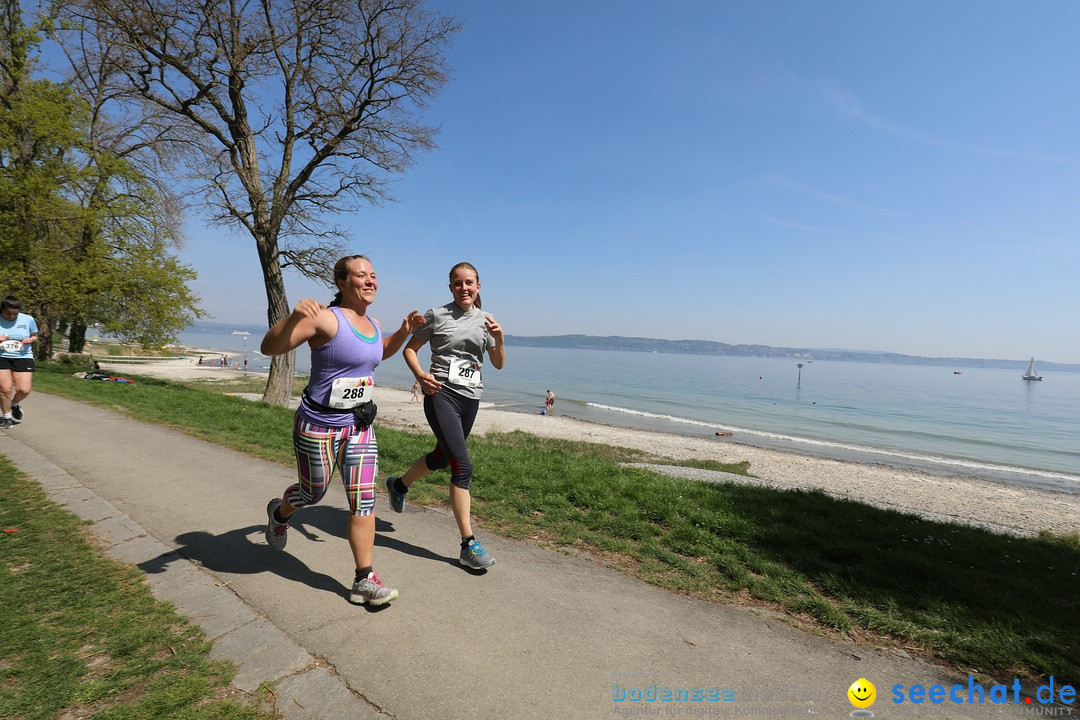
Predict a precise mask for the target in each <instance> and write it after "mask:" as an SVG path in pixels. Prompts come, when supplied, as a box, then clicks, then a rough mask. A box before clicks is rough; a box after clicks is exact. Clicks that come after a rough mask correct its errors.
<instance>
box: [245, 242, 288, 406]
mask: <svg viewBox="0 0 1080 720" xmlns="http://www.w3.org/2000/svg"><path fill="white" fill-rule="evenodd" d="M255 244H256V246H257V247H258V250H259V263H260V264H261V265H262V271H263V284H264V285H265V287H266V315H267V320H268V321H269V325H267V327H268V328H269V327H273V326H274V325H276V324H277V323H278V322H279V321H280V320H281V319H282V318H284V317H286V316H287V315H288V314H289V313H290V312H292V309H291V308H290V307H289V298H288V296H287V295H286V294H285V278H284V276H282V274H281V263H280V262H279V261H278V253H277V242H276V238H265V239H258V238H257V239H256V243H255ZM295 369H296V351H295V350H293V351H291V352H287V353H285V354H284V355H277V356H275V357H274V359H273V360H271V361H270V376H269V377H268V378H267V380H266V390H265V391H264V392H263V397H262V399H263V402H268V403H271V404H273V405H282V406H288V404H289V398H290V397H291V396H292V381H293V373H294V372H295Z"/></svg>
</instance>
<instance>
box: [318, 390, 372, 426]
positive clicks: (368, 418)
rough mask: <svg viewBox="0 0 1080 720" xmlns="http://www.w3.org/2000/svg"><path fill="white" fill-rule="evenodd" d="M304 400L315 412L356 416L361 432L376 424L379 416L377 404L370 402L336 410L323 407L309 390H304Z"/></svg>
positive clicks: (327, 406) (326, 406)
mask: <svg viewBox="0 0 1080 720" xmlns="http://www.w3.org/2000/svg"><path fill="white" fill-rule="evenodd" d="M304 400H305V401H306V402H307V404H308V405H310V406H311V408H312V409H313V410H318V411H319V412H321V413H332V414H334V415H344V414H345V413H351V414H352V415H355V416H356V424H357V425H359V426H360V429H361V430H367V429H368V428H369V427H371V424H372V423H373V422H375V415H376V414H378V412H379V408H378V406H377V405H375V402H374V401H372V400H368V401H367V402H366V403H363V404H362V405H357V406H356V407H352V408H335V407H330V406H329V405H323V404H322V403H321V402H316V401H315V400H314V399H313V398H312V397H311V395H310V394H309V393H308V389H307V388H304Z"/></svg>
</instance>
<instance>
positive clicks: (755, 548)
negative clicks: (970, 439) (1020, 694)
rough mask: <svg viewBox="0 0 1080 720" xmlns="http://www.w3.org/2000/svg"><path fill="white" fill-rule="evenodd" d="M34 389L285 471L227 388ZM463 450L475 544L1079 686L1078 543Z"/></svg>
mask: <svg viewBox="0 0 1080 720" xmlns="http://www.w3.org/2000/svg"><path fill="white" fill-rule="evenodd" d="M35 387H37V388H38V389H39V390H42V391H45V392H54V393H57V394H63V395H66V396H68V397H76V398H79V399H84V400H89V401H92V402H96V403H99V404H103V405H105V406H107V407H114V408H116V409H118V410H120V411H121V412H125V413H128V414H130V415H132V416H133V417H138V418H140V419H143V420H148V421H151V422H159V423H163V424H166V425H169V426H171V427H175V428H177V429H179V430H182V431H184V432H187V433H190V434H192V435H196V436H198V437H205V438H206V439H207V440H211V441H213V442H219V443H227V444H229V445H230V446H232V447H236V448H238V449H241V450H244V451H246V452H250V453H252V454H255V455H258V456H259V457H263V458H267V459H270V460H275V461H278V462H282V463H283V464H288V465H291V464H292V462H293V459H292V452H291V435H290V432H291V423H290V418H291V415H292V413H291V411H288V410H286V409H284V408H279V407H273V406H269V405H265V404H262V403H251V402H247V401H243V400H240V399H238V398H231V397H227V396H224V395H222V394H220V392H219V391H220V387H219V388H218V390H219V391H218V392H214V391H210V390H208V389H207V388H200V387H194V386H192V385H191V384H188V385H186V386H185V385H175V384H169V383H165V382H162V381H156V380H153V379H146V380H142V379H140V381H139V382H138V383H137V384H135V385H118V384H113V383H100V382H88V381H82V380H71V379H69V378H66V377H64V376H63V375H62V374H60V373H59V372H57V371H55V370H51V369H48V368H43V371H42V372H39V373H37V374H36V375H35ZM379 444H380V465H381V467H382V469H383V471H384V472H389V473H398V472H401V471H403V470H404V469H405V468H406V466H408V465H409V464H410V463H411V462H412V461H413V460H414V459H415V458H416V457H417V456H418V455H419V454H420V453H422V452H426V451H427V450H429V449H430V447H431V439H430V437H429V436H427V435H423V434H416V433H408V432H401V431H395V430H393V429H390V428H386V427H381V428H380V429H379ZM470 451H471V452H472V454H473V459H474V463H475V465H476V472H475V475H474V485H473V498H474V502H473V513H474V516H475V517H476V518H477V520H479V523H480V525H481V526H482V527H484V528H485V529H488V530H492V531H497V532H499V533H501V534H504V535H506V536H509V537H514V538H522V539H531V540H533V541H539V542H543V543H548V544H550V545H552V546H555V547H558V548H564V549H570V550H571V551H575V552H576V551H585V552H589V553H592V554H594V555H596V556H598V557H599V558H600V559H601V560H603V561H605V562H607V563H610V564H611V565H613V566H615V567H618V568H620V569H622V570H623V571H625V572H628V573H631V574H633V575H635V576H637V577H640V578H643V579H645V580H647V581H649V582H651V583H654V584H657V585H660V586H662V587H665V588H669V589H671V590H674V591H676V592H682V593H687V594H690V595H693V596H695V597H698V598H702V599H705V600H709V601H714V602H732V601H735V602H741V603H750V604H757V605H765V606H768V607H774V608H779V609H783V610H785V611H786V612H788V613H790V614H792V615H793V616H795V617H796V618H799V619H801V620H803V621H805V622H809V623H811V624H812V625H813V626H814V627H817V628H819V629H821V630H822V631H825V632H832V633H842V634H849V635H853V636H856V637H859V638H867V639H869V640H870V641H873V642H877V643H886V644H897V645H902V646H904V647H907V648H909V649H916V650H919V651H925V652H928V653H932V654H934V655H936V656H938V657H940V658H943V659H945V660H948V661H950V662H952V663H954V664H956V665H958V666H959V667H960V668H961V669H962V670H963V671H964V672H973V673H975V674H983V675H986V676H989V677H993V676H998V677H1008V676H1012V675H1020V676H1022V677H1041V676H1046V675H1050V674H1053V675H1054V676H1055V678H1056V681H1058V682H1062V683H1067V682H1071V683H1073V684H1076V683H1077V681H1080V633H1077V632H1076V618H1077V617H1080V538H1077V537H1068V538H1061V537H1053V536H1050V535H1044V536H1041V537H1038V538H1014V537H1008V536H1002V535H996V534H993V533H990V532H987V531H983V530H979V529H974V528H968V527H963V526H958V525H949V524H943V523H937V522H931V521H928V520H923V519H920V518H917V517H915V516H910V515H904V514H901V513H897V512H892V511H885V510H879V509H876V508H872V507H869V506H866V505H862V504H859V503H855V502H850V501H844V500H837V499H834V498H830V497H828V496H826V495H824V494H822V493H819V492H798V491H780V490H774V489H770V488H761V487H749V486H742V485H737V484H734V483H717V484H714V483H698V482H692V481H689V480H682V479H677V478H671V477H667V476H662V475H658V474H656V473H653V472H650V471H647V470H644V469H641V468H634V467H628V466H626V465H625V464H624V463H626V462H641V461H649V460H656V458H650V457H648V456H646V454H644V453H641V452H637V451H632V450H625V449H620V448H610V447H604V446H599V445H592V444H589V443H570V442H565V441H556V440H550V439H542V438H538V437H534V436H531V435H527V434H524V433H511V434H504V435H496V436H490V437H485V438H479V437H477V438H472V439H471V440H470ZM710 467H711V466H710ZM723 469H726V470H728V471H731V472H743V473H745V472H747V469H748V468H747V466H746V465H745V464H736V465H734V466H725V467H724V468H723ZM749 469H750V470H752V468H749ZM446 485H447V483H446V474H445V472H444V473H440V474H436V475H434V476H433V477H432V478H431V479H429V480H427V481H425V482H423V483H419V484H417V485H414V486H413V489H412V491H411V492H410V495H409V499H410V502H415V503H419V504H432V503H444V502H446V498H447V495H448V493H447V487H446Z"/></svg>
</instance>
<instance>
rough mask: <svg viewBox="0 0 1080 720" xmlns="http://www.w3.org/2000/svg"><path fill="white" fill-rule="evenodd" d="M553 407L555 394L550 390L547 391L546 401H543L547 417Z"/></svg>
mask: <svg viewBox="0 0 1080 720" xmlns="http://www.w3.org/2000/svg"><path fill="white" fill-rule="evenodd" d="M554 407H555V393H553V392H551V391H550V390H548V391H547V399H546V400H544V410H545V411H546V412H547V414H548V415H550V414H551V411H552V409H553V408H554Z"/></svg>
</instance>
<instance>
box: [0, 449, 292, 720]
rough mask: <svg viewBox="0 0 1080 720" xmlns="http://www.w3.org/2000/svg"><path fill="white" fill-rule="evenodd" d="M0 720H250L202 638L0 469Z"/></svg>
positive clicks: (253, 714)
mask: <svg viewBox="0 0 1080 720" xmlns="http://www.w3.org/2000/svg"><path fill="white" fill-rule="evenodd" d="M0 492H2V494H3V497H4V503H3V504H0V528H3V529H5V530H7V529H16V530H17V532H12V533H7V532H5V533H3V534H0V717H5V718H22V719H24V720H37V719H38V718H40V719H42V720H45V719H46V718H54V717H56V716H57V715H58V714H59V712H60V711H61V710H65V709H66V710H67V711H68V714H69V716H70V717H90V716H91V715H93V717H94V718H100V719H102V720H105V719H108V720H121V719H127V718H130V719H131V720H156V719H160V720H175V719H187V718H190V719H192V720H195V719H205V720H256V719H257V718H271V717H272V716H271V715H269V714H266V713H261V712H260V711H259V710H258V709H257V707H256V706H255V705H254V704H253V703H251V702H237V701H236V700H234V699H230V697H229V696H230V695H231V694H232V692H233V691H232V690H231V688H230V685H229V682H230V680H231V678H232V674H233V670H232V668H231V666H230V665H228V664H227V663H221V662H215V661H212V660H210V659H209V656H208V653H209V650H210V645H209V643H208V642H207V641H206V638H205V636H204V635H203V634H202V632H201V631H200V630H199V629H197V628H195V627H193V626H191V625H189V624H188V623H187V621H186V620H185V619H184V618H182V617H180V616H178V615H177V614H176V613H174V612H173V611H172V610H171V606H169V605H168V604H166V603H163V602H160V601H158V600H156V599H154V597H153V596H152V595H151V594H150V590H149V587H148V586H147V585H146V583H145V582H143V581H142V573H140V572H139V571H138V570H136V569H134V568H133V567H131V566H129V565H126V564H123V563H119V562H116V561H113V560H110V559H108V558H106V557H104V556H103V555H101V553H100V551H98V550H97V549H96V548H94V547H93V546H92V545H91V544H90V543H89V542H88V540H87V539H86V536H85V535H84V530H83V525H82V523H81V521H80V520H79V519H78V518H76V517H75V516H74V515H72V514H70V513H68V512H66V511H64V510H62V509H61V508H59V507H58V506H56V505H55V504H53V503H51V502H49V501H48V500H47V498H46V497H45V495H44V493H43V492H42V490H41V487H40V486H39V485H38V484H37V483H35V482H32V481H30V480H29V479H27V478H26V477H25V476H23V475H22V474H21V473H19V472H17V471H16V470H15V469H14V468H13V467H12V466H11V465H10V464H9V463H8V462H7V461H6V460H4V459H2V458H0Z"/></svg>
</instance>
